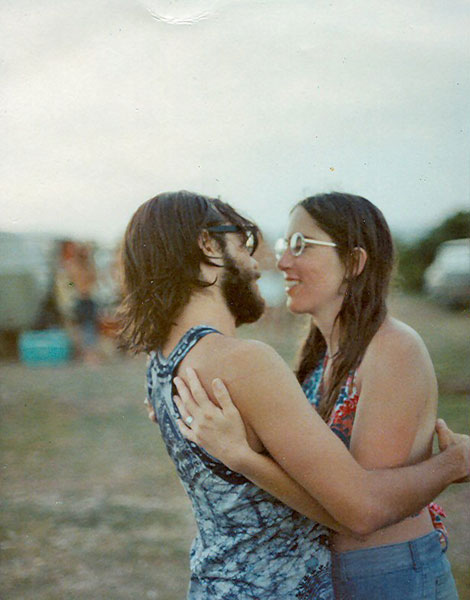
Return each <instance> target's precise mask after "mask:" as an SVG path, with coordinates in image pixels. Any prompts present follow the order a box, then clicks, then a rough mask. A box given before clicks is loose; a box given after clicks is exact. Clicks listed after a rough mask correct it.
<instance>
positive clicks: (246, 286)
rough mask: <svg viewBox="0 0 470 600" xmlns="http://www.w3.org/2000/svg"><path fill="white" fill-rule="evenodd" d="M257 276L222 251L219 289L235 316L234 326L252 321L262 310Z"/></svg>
mask: <svg viewBox="0 0 470 600" xmlns="http://www.w3.org/2000/svg"><path fill="white" fill-rule="evenodd" d="M258 278H259V274H258V273H257V272H255V271H252V270H249V269H243V268H241V267H239V266H238V265H237V263H236V262H235V260H234V259H233V258H232V257H231V256H230V255H229V254H228V253H224V272H223V275H222V277H221V280H220V283H221V290H222V294H223V296H224V298H225V302H226V303H227V306H228V309H229V310H230V312H231V314H232V316H233V317H234V318H235V326H236V327H239V326H240V325H243V324H245V323H254V322H255V321H257V320H258V319H259V318H260V317H261V315H262V314H263V312H264V304H265V303H264V300H263V298H262V297H261V295H260V293H259V291H258V289H257V287H256V286H255V281H256V280H257V279H258Z"/></svg>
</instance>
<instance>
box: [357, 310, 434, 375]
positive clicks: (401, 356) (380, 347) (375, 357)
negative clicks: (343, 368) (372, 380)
mask: <svg viewBox="0 0 470 600" xmlns="http://www.w3.org/2000/svg"><path fill="white" fill-rule="evenodd" d="M409 361H413V362H414V364H415V366H416V365H420V364H424V363H427V362H428V361H430V357H429V353H428V351H427V348H426V346H425V344H424V342H423V340H422V339H421V336H420V335H419V334H418V333H417V332H416V331H415V330H414V329H413V328H412V327H410V326H409V325H407V324H406V323H403V322H402V321H399V320H398V319H394V318H392V317H387V319H386V320H385V321H384V323H383V324H382V325H381V327H380V328H379V330H378V331H377V333H376V334H375V336H374V337H373V338H372V340H371V342H370V344H369V346H368V348H367V351H366V354H365V355H364V360H363V365H364V366H365V367H367V366H369V367H371V368H373V369H375V368H377V367H378V366H379V365H382V366H383V365H384V363H385V364H386V363H390V362H392V363H400V364H401V363H403V364H407V363H408V362H409Z"/></svg>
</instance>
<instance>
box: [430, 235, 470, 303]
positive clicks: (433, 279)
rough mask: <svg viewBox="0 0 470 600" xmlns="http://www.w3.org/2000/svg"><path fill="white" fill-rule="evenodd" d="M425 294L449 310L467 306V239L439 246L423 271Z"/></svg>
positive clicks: (469, 270)
mask: <svg viewBox="0 0 470 600" xmlns="http://www.w3.org/2000/svg"><path fill="white" fill-rule="evenodd" d="M424 288H425V291H426V292H427V293H428V294H429V295H430V296H431V297H432V298H435V299H436V300H437V301H439V302H441V303H443V304H445V305H447V306H452V307H462V306H470V238H465V239H460V240H450V241H448V242H444V243H443V244H441V245H440V246H439V247H438V249H437V253H436V257H435V259H434V262H433V263H432V265H431V266H430V267H428V268H427V269H426V271H425V272H424Z"/></svg>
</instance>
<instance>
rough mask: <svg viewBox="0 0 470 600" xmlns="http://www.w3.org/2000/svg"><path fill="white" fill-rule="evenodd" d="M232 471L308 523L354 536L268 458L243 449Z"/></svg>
mask: <svg viewBox="0 0 470 600" xmlns="http://www.w3.org/2000/svg"><path fill="white" fill-rule="evenodd" d="M233 467H236V470H238V472H240V473H242V474H243V475H244V476H245V477H246V478H247V479H249V480H250V481H252V482H253V483H254V484H255V485H257V486H258V487H259V488H261V489H263V490H265V491H266V492H269V493H270V494H271V495H272V496H274V497H276V498H278V499H279V500H281V502H283V503H284V504H286V505H287V506H289V507H290V508H293V509H294V510H295V511H297V512H298V513H300V514H302V515H305V516H306V517H308V518H309V519H311V520H312V521H316V522H317V523H321V524H322V525H326V526H327V527H329V528H330V529H333V530H334V531H338V532H340V533H346V534H348V535H354V534H353V533H352V532H351V531H350V530H349V529H347V528H346V527H343V526H342V525H340V524H339V523H338V522H337V521H336V520H335V519H334V518H333V517H332V516H331V515H330V513H329V512H328V511H326V510H325V509H324V508H323V506H322V505H321V504H320V503H319V502H318V501H317V500H315V498H312V497H311V496H310V495H309V494H308V492H307V491H306V490H305V489H304V488H303V487H302V486H301V485H299V484H298V483H297V482H296V481H294V480H293V479H292V477H290V476H289V475H288V474H287V473H286V472H285V471H284V470H283V469H282V468H281V467H280V466H279V465H278V464H277V463H276V462H275V461H274V460H273V459H272V458H270V457H268V456H266V455H263V454H258V453H257V452H254V451H253V450H249V449H247V450H245V451H244V452H243V453H242V454H241V455H240V456H239V457H237V459H236V463H234V464H233Z"/></svg>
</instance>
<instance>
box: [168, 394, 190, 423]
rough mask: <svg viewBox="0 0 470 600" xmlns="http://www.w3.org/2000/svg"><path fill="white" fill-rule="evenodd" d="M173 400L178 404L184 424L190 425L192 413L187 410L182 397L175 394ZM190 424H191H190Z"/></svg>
mask: <svg viewBox="0 0 470 600" xmlns="http://www.w3.org/2000/svg"><path fill="white" fill-rule="evenodd" d="M173 400H174V401H175V404H176V406H177V407H178V410H179V413H180V416H181V419H180V420H182V421H184V424H185V425H186V426H188V421H187V419H188V417H190V418H191V419H192V415H191V414H190V413H189V412H188V411H187V410H186V407H185V405H184V404H183V402H182V401H181V398H180V397H179V396H173ZM189 425H190V424H189Z"/></svg>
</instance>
